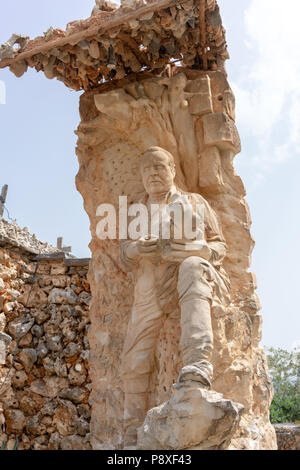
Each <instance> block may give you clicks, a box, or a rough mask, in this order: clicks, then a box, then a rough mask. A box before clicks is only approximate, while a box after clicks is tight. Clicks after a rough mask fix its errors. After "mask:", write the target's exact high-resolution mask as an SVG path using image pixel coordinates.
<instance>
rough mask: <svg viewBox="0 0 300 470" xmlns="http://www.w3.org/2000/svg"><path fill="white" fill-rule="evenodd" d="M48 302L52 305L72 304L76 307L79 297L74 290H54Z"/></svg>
mask: <svg viewBox="0 0 300 470" xmlns="http://www.w3.org/2000/svg"><path fill="white" fill-rule="evenodd" d="M48 302H49V303H50V304H71V305H75V304H76V303H77V296H76V294H75V293H74V292H73V291H72V289H68V290H62V289H53V290H52V291H51V292H50V295H49V297H48Z"/></svg>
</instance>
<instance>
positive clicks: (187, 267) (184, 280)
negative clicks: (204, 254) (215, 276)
mask: <svg viewBox="0 0 300 470" xmlns="http://www.w3.org/2000/svg"><path fill="white" fill-rule="evenodd" d="M205 270H206V267H205V266H204V265H203V261H202V259H201V258H199V257H198V256H190V257H189V258H186V259H185V260H184V261H183V262H182V263H181V265H180V268H179V273H178V284H177V290H178V294H179V300H180V302H182V301H184V300H190V299H204V300H208V301H211V299H212V288H211V285H210V283H209V282H208V280H207V275H206V271H205Z"/></svg>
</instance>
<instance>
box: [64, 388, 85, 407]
mask: <svg viewBox="0 0 300 470" xmlns="http://www.w3.org/2000/svg"><path fill="white" fill-rule="evenodd" d="M59 396H60V397H61V398H65V399H67V400H71V401H72V402H73V403H82V402H84V401H85V400H86V399H87V396H88V391H87V390H86V389H85V388H82V387H73V388H64V389H63V390H61V392H59Z"/></svg>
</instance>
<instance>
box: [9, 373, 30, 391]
mask: <svg viewBox="0 0 300 470" xmlns="http://www.w3.org/2000/svg"><path fill="white" fill-rule="evenodd" d="M27 379H28V376H27V374H26V372H25V371H24V370H20V371H16V372H15V375H14V377H13V378H12V384H13V385H14V386H15V387H16V388H24V386H25V384H26V382H27Z"/></svg>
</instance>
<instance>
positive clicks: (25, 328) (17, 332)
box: [8, 317, 34, 339]
mask: <svg viewBox="0 0 300 470" xmlns="http://www.w3.org/2000/svg"><path fill="white" fill-rule="evenodd" d="M33 324H34V318H27V317H19V318H16V319H15V320H13V321H11V322H10V323H9V325H8V331H9V333H10V334H11V335H12V337H13V338H15V339H17V338H22V337H23V336H25V335H26V333H28V332H29V331H30V329H31V327H32V326H33Z"/></svg>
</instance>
